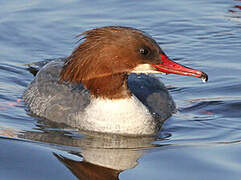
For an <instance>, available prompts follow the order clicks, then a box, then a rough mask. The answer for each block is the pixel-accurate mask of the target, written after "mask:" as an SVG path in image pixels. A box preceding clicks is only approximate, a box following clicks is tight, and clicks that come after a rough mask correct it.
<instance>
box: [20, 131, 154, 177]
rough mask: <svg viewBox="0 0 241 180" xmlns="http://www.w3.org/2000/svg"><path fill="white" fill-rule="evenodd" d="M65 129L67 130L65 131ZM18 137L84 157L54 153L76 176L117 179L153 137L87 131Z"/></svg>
mask: <svg viewBox="0 0 241 180" xmlns="http://www.w3.org/2000/svg"><path fill="white" fill-rule="evenodd" d="M65 133H66V132H65ZM21 138H25V139H31V140H34V141H41V142H45V143H51V144H56V145H57V146H56V147H57V148H58V149H60V150H64V151H67V152H69V153H71V154H74V155H77V156H79V157H82V158H83V161H76V160H73V159H70V158H69V157H68V158H67V157H64V156H63V155H59V154H56V153H54V156H55V157H57V159H58V160H59V161H60V162H62V163H63V164H64V165H65V166H66V167H67V168H68V169H70V170H71V172H72V173H73V174H74V175H75V176H76V177H78V178H79V179H81V180H82V179H83V180H84V179H95V180H96V179H118V176H119V173H120V172H122V171H124V170H126V169H130V168H134V167H135V166H136V165H137V160H138V159H139V158H140V157H141V155H142V154H143V149H146V148H150V147H153V146H154V145H152V144H151V142H152V141H154V140H155V139H154V138H153V137H123V136H117V135H106V134H89V135H87V136H84V137H77V138H76V137H73V136H72V137H71V136H66V135H64V133H63V132H56V131H50V132H48V133H46V132H44V133H41V132H25V133H23V134H22V135H21Z"/></svg>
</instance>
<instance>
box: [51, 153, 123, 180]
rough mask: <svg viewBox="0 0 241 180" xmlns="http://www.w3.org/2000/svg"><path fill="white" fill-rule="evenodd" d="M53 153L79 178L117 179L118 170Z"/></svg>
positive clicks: (96, 179) (83, 179) (81, 179)
mask: <svg viewBox="0 0 241 180" xmlns="http://www.w3.org/2000/svg"><path fill="white" fill-rule="evenodd" d="M54 155H55V156H56V157H57V158H58V159H59V160H60V161H61V162H62V163H63V164H64V165H65V166H66V167H67V168H68V169H69V170H70V171H71V172H72V173H73V174H74V175H75V176H76V177H77V178H79V179H80V180H86V179H95V180H115V179H119V178H118V176H119V173H120V171H119V170H115V169H110V168H106V167H102V166H98V165H95V164H91V163H89V162H86V161H74V160H71V159H68V158H66V157H64V156H61V155H57V154H55V153H54Z"/></svg>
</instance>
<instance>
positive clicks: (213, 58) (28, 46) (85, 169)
mask: <svg viewBox="0 0 241 180" xmlns="http://www.w3.org/2000/svg"><path fill="white" fill-rule="evenodd" d="M0 7H1V11H0V134H1V136H0V179H1V180H2V179H3V180H6V179H9V180H14V179H18V180H19V179H24V180H25V179H34V180H37V179H41V180H43V179H87V178H89V179H98V178H97V177H99V178H102V179H117V178H119V179H140V180H141V179H152V180H155V179H156V180H159V179H168V180H174V179H186V180H189V179H190V180H193V179H197V180H198V179H200V180H201V179H202V180H203V179H205V180H207V179H225V180H226V179H232V180H235V179H240V177H241V156H240V148H241V143H240V141H241V118H240V117H241V63H240V62H241V38H240V34H241V1H238V0H230V1H226V0H183V1H178V0H172V1H170V0H169V1H167V0H156V1H151V2H150V1H137V0H135V1H129V2H128V1H120V0H119V1H114V0H107V1H104V2H102V1H81V0H79V1H77V0H71V1H63V0H58V1H57V0H52V1H47V0H41V1H40V0H36V1H30V0H22V1H17V0H11V1H1V0H0ZM106 25H123V26H131V27H134V28H138V29H141V30H144V31H146V32H147V33H148V34H150V35H152V36H153V38H154V39H155V40H156V41H157V42H158V43H159V45H160V46H161V47H162V49H163V50H164V51H165V52H166V54H168V56H169V57H170V58H172V59H174V60H176V61H177V62H179V63H181V64H184V65H187V66H190V67H193V68H196V69H201V70H202V71H204V72H206V73H207V74H208V75H209V82H208V83H205V84H204V83H202V82H201V81H200V80H198V79H196V78H191V77H181V76H177V75H168V76H163V77H161V80H162V81H163V82H164V83H165V84H166V86H167V87H168V89H169V91H170V93H171V95H172V96H173V98H174V100H175V102H176V104H177V106H178V112H177V113H176V114H174V115H173V116H172V117H171V118H170V119H168V120H167V121H166V122H165V124H164V126H163V127H162V130H161V131H160V133H159V134H158V137H157V138H140V139H138V138H134V139H133V138H119V137H108V136H104V137H102V136H100V137H99V136H95V135H93V136H91V137H90V136H84V135H82V134H80V133H78V132H75V131H73V130H71V129H55V128H52V127H48V126H45V125H44V124H43V123H42V121H41V119H40V118H38V117H33V116H32V115H30V114H29V113H28V112H27V111H26V107H25V105H24V103H23V102H22V99H21V96H22V93H23V91H24V89H26V87H27V85H28V84H29V83H30V82H31V81H32V80H33V76H32V75H31V74H30V73H29V72H28V71H27V70H26V66H25V64H27V63H30V62H34V61H40V60H44V59H48V58H57V57H66V56H68V55H69V54H70V53H71V51H72V50H73V48H74V47H75V46H76V44H75V43H76V41H77V39H76V38H75V36H76V35H78V34H79V33H81V32H83V31H85V30H88V29H91V28H95V27H101V26H106Z"/></svg>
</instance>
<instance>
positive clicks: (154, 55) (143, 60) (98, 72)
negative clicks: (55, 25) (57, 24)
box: [60, 26, 163, 98]
mask: <svg viewBox="0 0 241 180" xmlns="http://www.w3.org/2000/svg"><path fill="white" fill-rule="evenodd" d="M80 37H82V38H81V41H83V42H82V43H80V45H79V46H78V47H77V48H76V49H75V50H74V51H73V52H72V54H71V55H70V56H69V57H68V59H67V61H66V63H65V65H64V67H63V69H62V71H61V75H60V81H67V82H75V83H80V82H81V83H83V84H84V85H85V87H86V88H88V89H89V90H90V91H91V92H92V94H93V95H96V96H111V98H115V97H116V98H120V96H121V97H122V96H126V95H128V94H126V93H124V91H123V92H122V93H121V94H120V93H119V94H118V93H117V92H115V91H113V90H114V89H115V90H118V89H121V90H122V88H123V87H125V83H126V82H125V81H126V79H127V74H128V73H130V72H132V71H134V70H135V68H136V67H138V65H141V64H160V63H161V58H160V55H159V54H160V53H163V52H162V51H161V49H160V47H159V46H158V44H157V43H156V42H155V41H154V40H153V39H152V38H150V37H149V36H148V35H146V34H145V33H143V32H142V31H139V30H137V29H133V28H130V27H119V26H117V27H116V26H108V27H102V28H97V29H92V30H89V31H86V32H84V33H82V34H80ZM151 68H152V69H153V70H155V69H156V68H155V67H151ZM107 84H108V85H107ZM103 93H104V94H103ZM123 93H124V94H123ZM109 98H110V97H109Z"/></svg>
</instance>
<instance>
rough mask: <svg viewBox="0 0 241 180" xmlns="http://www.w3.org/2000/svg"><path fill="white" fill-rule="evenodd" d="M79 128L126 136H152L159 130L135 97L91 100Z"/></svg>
mask: <svg viewBox="0 0 241 180" xmlns="http://www.w3.org/2000/svg"><path fill="white" fill-rule="evenodd" d="M77 118H78V120H79V121H80V122H81V123H80V128H81V129H85V130H89V131H98V132H105V133H116V134H128V135H152V134H155V133H156V131H157V130H158V129H159V123H158V122H156V121H155V120H154V118H153V117H152V115H151V114H150V112H149V110H148V109H147V108H146V107H145V106H144V105H143V104H142V103H141V102H140V101H139V100H138V99H137V98H136V97H135V96H132V97H131V98H127V99H119V100H109V99H102V98H93V99H92V101H91V103H90V104H89V105H88V107H87V108H86V109H85V113H84V116H83V114H82V113H81V114H79V115H77Z"/></svg>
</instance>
